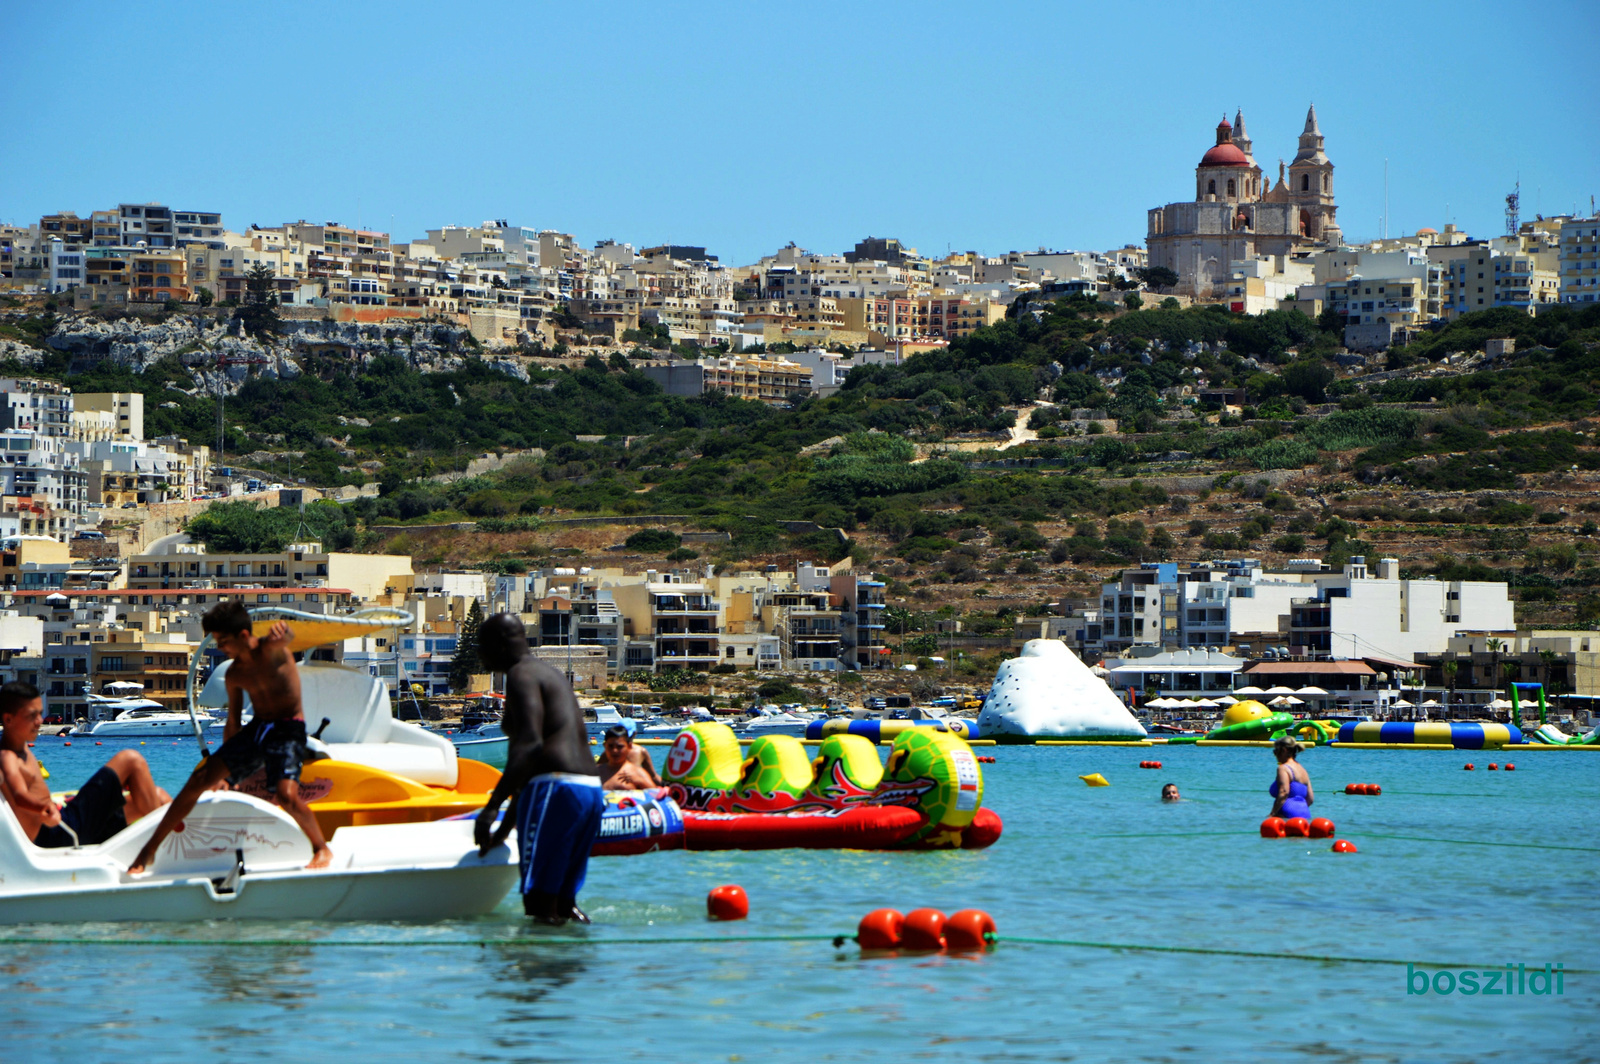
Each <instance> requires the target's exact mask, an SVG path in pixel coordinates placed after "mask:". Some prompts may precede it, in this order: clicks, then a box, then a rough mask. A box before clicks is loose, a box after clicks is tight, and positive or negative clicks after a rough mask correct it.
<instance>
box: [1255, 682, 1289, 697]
mask: <svg viewBox="0 0 1600 1064" xmlns="http://www.w3.org/2000/svg"><path fill="white" fill-rule="evenodd" d="M1261 693H1262V694H1264V695H1292V694H1294V688H1293V687H1285V686H1283V685H1282V684H1279V685H1278V686H1276V687H1269V688H1267V689H1266V690H1265V691H1263V692H1261Z"/></svg>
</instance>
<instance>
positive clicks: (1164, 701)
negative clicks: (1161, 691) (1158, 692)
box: [1145, 698, 1172, 709]
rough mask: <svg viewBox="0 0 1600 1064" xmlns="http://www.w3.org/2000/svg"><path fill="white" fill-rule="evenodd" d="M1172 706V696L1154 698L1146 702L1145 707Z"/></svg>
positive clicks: (1165, 707)
mask: <svg viewBox="0 0 1600 1064" xmlns="http://www.w3.org/2000/svg"><path fill="white" fill-rule="evenodd" d="M1171 706H1172V699H1170V698H1152V699H1151V700H1150V701H1148V702H1146V703H1145V708H1147V709H1168V708H1170V707H1171Z"/></svg>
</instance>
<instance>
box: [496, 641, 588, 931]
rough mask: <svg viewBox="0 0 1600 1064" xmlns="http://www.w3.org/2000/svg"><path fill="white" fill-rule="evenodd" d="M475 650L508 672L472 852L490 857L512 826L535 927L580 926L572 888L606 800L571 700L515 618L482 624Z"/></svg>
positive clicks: (584, 868) (583, 919) (568, 688)
mask: <svg viewBox="0 0 1600 1064" xmlns="http://www.w3.org/2000/svg"><path fill="white" fill-rule="evenodd" d="M478 648H479V650H478V653H479V658H480V660H482V662H483V663H484V664H485V665H486V666H488V667H489V669H490V670H492V671H494V672H503V673H505V675H506V703H505V715H504V716H503V717H502V718H501V722H500V726H501V727H502V728H504V729H505V733H506V738H507V739H508V740H509V742H508V743H507V750H506V770H505V774H504V775H502V776H501V777H500V782H499V783H497V784H496V785H495V788H494V793H493V794H491V795H490V796H489V804H488V805H486V806H484V808H483V812H482V813H480V814H478V823H477V827H476V830H475V838H476V839H477V843H478V846H479V849H480V850H481V852H483V853H488V852H489V851H490V850H491V849H493V848H494V847H495V846H498V845H500V843H502V842H504V841H505V838H506V836H507V835H508V834H510V833H511V829H512V827H515V828H516V829H517V850H518V857H519V859H520V860H519V864H520V866H521V869H522V909H523V911H524V912H525V913H527V914H528V915H529V916H531V917H533V918H534V919H535V920H538V921H540V922H542V923H547V924H564V923H566V922H567V921H568V920H577V921H578V922H580V923H585V924H586V923H588V922H589V918H588V917H587V916H585V915H584V913H583V910H582V909H580V908H578V891H580V890H582V889H583V880H584V876H585V874H586V873H587V872H588V869H589V850H590V849H591V848H592V847H593V846H594V840H595V836H596V835H598V834H599V833H600V815H601V813H602V812H604V810H605V795H604V793H603V792H602V791H601V789H600V777H599V776H598V775H596V774H595V765H594V758H593V757H591V756H590V755H589V736H588V732H587V731H586V730H585V728H584V726H583V712H582V710H580V709H579V708H578V699H577V697H576V696H575V695H573V693H572V684H570V683H569V682H567V678H566V677H565V676H563V675H561V673H559V672H557V671H556V670H555V669H552V668H551V667H550V666H548V665H546V664H545V663H544V662H542V661H539V660H538V659H536V658H535V657H534V656H533V655H532V654H531V653H530V652H529V651H528V636H527V632H526V631H524V629H523V627H522V622H521V621H520V620H518V619H517V618H516V616H515V615H513V614H509V613H497V614H495V615H494V616H493V617H490V618H489V619H488V620H487V621H484V622H483V627H482V628H481V629H480V630H479V635H478ZM508 798H509V799H511V807H510V808H508V809H507V810H506V813H505V816H504V817H503V818H501V820H500V824H499V826H498V827H497V826H496V825H495V815H496V814H497V813H499V811H500V806H501V804H502V803H504V802H505V801H506V800H507V799H508Z"/></svg>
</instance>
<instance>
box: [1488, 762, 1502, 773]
mask: <svg viewBox="0 0 1600 1064" xmlns="http://www.w3.org/2000/svg"><path fill="white" fill-rule="evenodd" d="M1489 771H1490V772H1499V771H1500V766H1499V765H1497V764H1495V763H1494V762H1493V761H1491V762H1489Z"/></svg>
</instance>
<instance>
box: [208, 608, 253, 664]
mask: <svg viewBox="0 0 1600 1064" xmlns="http://www.w3.org/2000/svg"><path fill="white" fill-rule="evenodd" d="M200 628H201V630H202V631H204V632H205V633H206V634H207V635H209V636H211V637H212V638H213V639H214V640H216V643H217V649H218V650H220V651H222V652H223V653H224V654H226V655H228V657H230V658H236V657H238V656H239V655H240V654H241V653H243V652H244V651H247V650H254V649H255V648H256V637H255V632H254V631H253V630H252V629H251V627H250V611H249V610H247V609H245V608H244V603H242V602H240V601H239V600H238V599H229V600H228V601H226V602H219V603H217V604H216V605H215V606H213V607H211V608H210V609H209V610H207V611H206V612H205V616H203V617H201V618H200Z"/></svg>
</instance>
